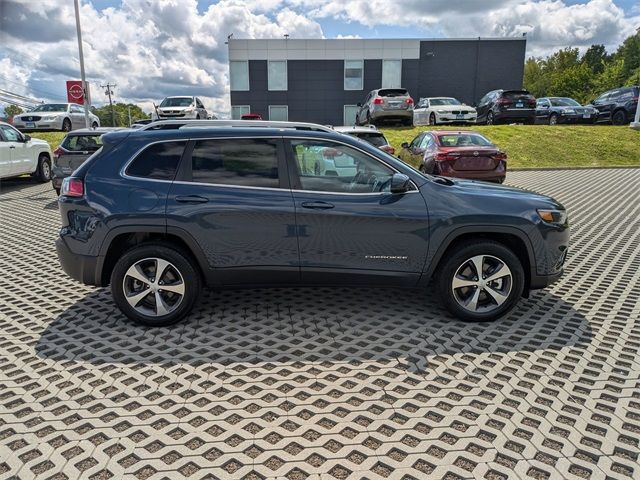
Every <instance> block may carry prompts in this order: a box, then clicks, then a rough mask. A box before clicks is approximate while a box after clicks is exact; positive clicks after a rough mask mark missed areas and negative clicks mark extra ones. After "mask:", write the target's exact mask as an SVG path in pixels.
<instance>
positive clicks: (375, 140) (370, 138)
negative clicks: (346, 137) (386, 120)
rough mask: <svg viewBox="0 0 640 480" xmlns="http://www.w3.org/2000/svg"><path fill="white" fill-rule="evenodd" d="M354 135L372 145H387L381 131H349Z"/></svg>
mask: <svg viewBox="0 0 640 480" xmlns="http://www.w3.org/2000/svg"><path fill="white" fill-rule="evenodd" d="M350 135H353V136H354V137H358V138H359V139H360V140H364V141H365V142H368V143H370V144H371V145H373V146H374V147H382V146H383V145H387V139H386V138H384V135H382V134H381V133H368V132H367V133H351V134H350Z"/></svg>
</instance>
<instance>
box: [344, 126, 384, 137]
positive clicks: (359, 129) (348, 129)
mask: <svg viewBox="0 0 640 480" xmlns="http://www.w3.org/2000/svg"><path fill="white" fill-rule="evenodd" d="M333 129H334V130H335V131H336V132H340V133H379V134H380V135H382V132H381V131H380V130H378V129H377V128H376V127H375V125H369V126H349V125H343V126H340V127H333Z"/></svg>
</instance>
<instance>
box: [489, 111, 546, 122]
mask: <svg viewBox="0 0 640 480" xmlns="http://www.w3.org/2000/svg"><path fill="white" fill-rule="evenodd" d="M494 118H495V119H496V120H523V121H531V122H533V121H534V120H535V118H536V111H535V110H533V109H529V108H514V109H509V110H499V111H497V112H495V113H494Z"/></svg>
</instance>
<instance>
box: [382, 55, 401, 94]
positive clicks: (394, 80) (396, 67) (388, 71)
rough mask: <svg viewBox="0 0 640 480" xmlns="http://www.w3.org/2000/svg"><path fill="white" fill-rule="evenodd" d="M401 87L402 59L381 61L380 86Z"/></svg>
mask: <svg viewBox="0 0 640 480" xmlns="http://www.w3.org/2000/svg"><path fill="white" fill-rule="evenodd" d="M400 87H402V60H383V61H382V88H400Z"/></svg>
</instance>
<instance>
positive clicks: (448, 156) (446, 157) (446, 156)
mask: <svg viewBox="0 0 640 480" xmlns="http://www.w3.org/2000/svg"><path fill="white" fill-rule="evenodd" d="M459 156H460V154H459V153H458V152H448V153H438V154H437V155H436V160H437V161H438V162H447V161H451V160H455V159H457V158H458V157H459Z"/></svg>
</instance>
